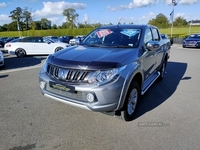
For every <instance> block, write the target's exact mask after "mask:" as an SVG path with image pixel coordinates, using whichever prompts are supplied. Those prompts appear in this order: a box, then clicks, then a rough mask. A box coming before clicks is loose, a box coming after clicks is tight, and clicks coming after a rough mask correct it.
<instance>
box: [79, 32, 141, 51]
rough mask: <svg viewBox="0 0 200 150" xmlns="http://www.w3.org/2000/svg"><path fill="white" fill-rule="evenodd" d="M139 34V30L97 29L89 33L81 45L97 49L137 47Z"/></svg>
mask: <svg viewBox="0 0 200 150" xmlns="http://www.w3.org/2000/svg"><path fill="white" fill-rule="evenodd" d="M140 34H141V30H140V29H119V28H114V29H97V30H95V31H93V32H91V33H90V34H89V35H88V36H87V37H86V38H85V39H84V40H83V41H82V43H81V44H82V45H88V46H97V47H98V46H99V47H101V46H103V47H104V46H106V47H107V46H108V47H118V48H122V47H137V46H138V43H139V40H140Z"/></svg>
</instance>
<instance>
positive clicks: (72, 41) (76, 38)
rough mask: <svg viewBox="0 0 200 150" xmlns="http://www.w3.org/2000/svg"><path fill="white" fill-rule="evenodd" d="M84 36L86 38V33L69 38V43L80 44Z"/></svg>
mask: <svg viewBox="0 0 200 150" xmlns="http://www.w3.org/2000/svg"><path fill="white" fill-rule="evenodd" d="M84 38H85V35H77V36H76V37H75V38H73V39H71V40H69V44H70V45H78V44H79V43H80V42H81V41H82V40H83V39H84Z"/></svg>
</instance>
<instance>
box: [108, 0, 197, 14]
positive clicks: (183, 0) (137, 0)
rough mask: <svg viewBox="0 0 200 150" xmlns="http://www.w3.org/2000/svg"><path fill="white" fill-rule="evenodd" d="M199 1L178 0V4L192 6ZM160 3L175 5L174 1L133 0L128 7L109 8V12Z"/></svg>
mask: <svg viewBox="0 0 200 150" xmlns="http://www.w3.org/2000/svg"><path fill="white" fill-rule="evenodd" d="M198 1H200V0H176V2H177V3H178V4H181V5H192V4H195V3H197V2H198ZM158 3H164V4H166V5H173V3H172V0H132V1H131V2H130V3H129V4H127V5H119V6H117V7H112V6H107V10H109V11H111V12H114V11H119V10H126V9H134V8H142V7H148V6H152V5H156V4H158Z"/></svg>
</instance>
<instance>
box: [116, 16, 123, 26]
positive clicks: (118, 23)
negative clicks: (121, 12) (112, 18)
mask: <svg viewBox="0 0 200 150" xmlns="http://www.w3.org/2000/svg"><path fill="white" fill-rule="evenodd" d="M121 20H122V17H120V18H119V22H118V24H117V26H119V25H120V21H121Z"/></svg>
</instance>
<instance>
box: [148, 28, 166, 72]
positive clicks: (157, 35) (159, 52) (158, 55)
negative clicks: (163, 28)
mask: <svg viewBox="0 0 200 150" xmlns="http://www.w3.org/2000/svg"><path fill="white" fill-rule="evenodd" d="M151 30H152V34H153V40H154V41H157V42H159V44H160V48H159V49H157V50H156V51H155V53H154V55H155V57H156V63H155V67H156V68H157V67H159V66H160V64H161V61H162V58H163V51H164V43H163V42H164V40H162V38H161V36H160V33H159V31H158V29H157V28H155V27H151ZM156 68H155V69H156Z"/></svg>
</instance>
